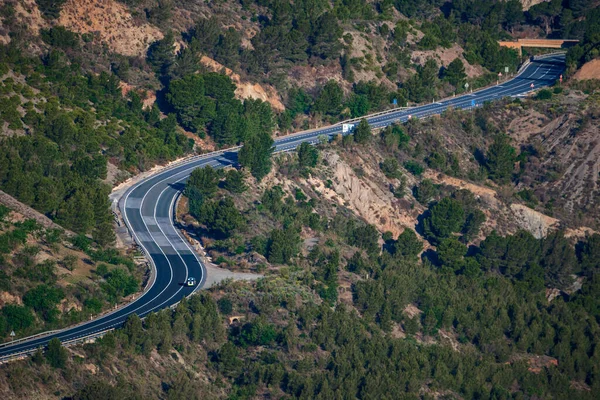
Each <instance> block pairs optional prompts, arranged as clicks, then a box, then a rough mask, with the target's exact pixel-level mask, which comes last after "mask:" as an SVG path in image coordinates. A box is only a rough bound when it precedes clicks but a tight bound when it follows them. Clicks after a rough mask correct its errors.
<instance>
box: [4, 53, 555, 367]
mask: <svg viewBox="0 0 600 400" xmlns="http://www.w3.org/2000/svg"><path fill="white" fill-rule="evenodd" d="M564 60H565V57H564V54H561V55H551V56H547V57H544V58H540V59H538V60H535V61H533V62H531V63H530V64H529V65H528V66H527V67H526V68H524V70H523V71H522V72H521V73H520V74H519V75H517V76H516V77H514V78H512V79H510V80H507V81H505V82H502V83H501V84H500V85H497V86H492V87H489V88H486V89H482V90H479V91H476V92H473V93H468V94H465V95H462V96H458V97H453V98H448V99H445V100H442V101H439V102H435V103H431V104H427V105H423V106H419V107H413V108H410V109H402V110H398V111H392V112H389V113H385V114H379V115H374V116H372V117H368V118H367V121H368V122H369V124H370V125H371V126H372V127H373V128H380V127H384V126H387V125H390V124H392V123H394V122H405V121H407V120H408V119H409V118H425V117H428V116H431V115H435V114H441V113H442V112H443V111H444V110H446V109H447V108H449V107H453V108H457V109H458V108H460V109H470V108H475V107H478V106H481V105H482V104H483V103H484V102H487V101H493V100H496V99H500V98H503V97H517V96H523V95H526V94H527V93H529V92H531V91H532V90H535V89H538V88H540V87H544V86H549V85H552V84H554V83H555V81H556V80H557V79H558V78H559V76H560V74H562V73H563V71H564V69H565V64H564ZM531 84H533V85H534V87H533V89H532V87H531ZM341 133H342V125H341V124H336V125H332V126H328V127H324V128H320V129H315V130H311V131H306V132H300V133H298V134H295V135H289V136H286V137H283V138H281V139H278V140H276V141H275V151H276V152H282V151H290V150H293V149H295V148H296V147H297V146H298V145H300V143H302V142H309V143H313V144H314V143H317V142H318V141H319V140H321V137H323V136H326V137H329V138H331V137H333V136H335V135H338V134H341ZM236 160H237V149H231V150H229V151H224V152H219V153H211V154H207V155H204V156H199V157H195V158H192V159H188V160H186V161H185V162H184V163H181V164H179V165H175V166H172V167H170V168H167V169H165V170H163V171H161V172H160V173H158V174H156V175H154V176H151V177H149V178H147V179H145V180H143V181H141V182H139V183H137V184H135V185H134V186H133V187H131V188H130V189H129V190H128V191H127V192H126V193H125V194H124V195H123V197H122V198H121V199H120V201H119V208H120V209H121V212H122V214H123V218H124V220H125V223H126V224H127V226H128V228H129V230H130V232H131V233H132V235H133V237H134V239H135V241H136V242H137V243H138V244H139V245H140V246H141V248H142V249H143V250H144V252H145V253H146V255H147V256H149V258H150V259H151V261H152V265H153V269H154V271H153V273H154V277H155V279H154V280H153V283H152V285H151V287H150V288H149V289H148V290H147V291H146V292H145V293H144V294H143V295H142V296H141V297H139V298H138V299H136V300H135V301H134V302H132V303H130V304H128V305H127V306H125V307H123V308H121V309H118V310H116V311H114V312H112V313H109V314H106V315H104V316H102V317H99V318H97V319H95V320H92V321H89V322H87V323H83V324H79V325H77V326H74V327H71V328H67V329H64V330H62V331H59V332H55V333H52V334H48V335H45V336H42V337H38V338H33V339H31V340H27V341H22V342H17V343H14V344H10V343H7V344H4V345H0V361H2V359H6V358H8V357H10V356H14V355H16V354H21V353H25V352H31V351H33V350H35V349H37V348H39V347H44V346H46V345H47V343H48V341H49V340H50V339H52V338H54V337H58V338H59V339H60V340H61V341H62V342H63V343H65V342H69V341H76V340H77V339H81V338H84V337H90V336H92V335H95V334H97V335H99V334H101V332H104V331H106V330H108V329H111V328H116V327H119V326H121V325H122V324H123V323H124V322H125V320H126V319H127V317H128V316H129V315H131V314H134V313H135V314H137V315H138V316H140V317H144V316H145V315H147V314H148V313H150V312H153V311H158V310H160V309H163V308H166V307H169V306H172V305H174V304H176V303H177V302H179V300H181V299H182V298H183V297H185V296H189V295H190V294H191V293H192V292H193V291H195V290H198V289H199V288H200V287H202V285H203V284H204V281H205V280H206V270H205V268H204V266H203V265H202V263H201V261H200V259H199V257H198V256H197V255H196V253H195V252H194V251H193V249H192V248H191V247H190V246H189V245H188V242H187V241H186V240H185V239H184V238H183V237H182V236H181V233H180V232H179V231H178V229H177V228H176V227H175V226H174V225H173V224H174V220H173V212H174V210H173V206H174V204H175V201H176V198H177V196H178V195H179V193H180V192H181V190H182V189H183V187H184V185H185V181H186V179H187V177H188V176H189V174H190V173H191V172H192V171H193V170H194V169H195V168H198V167H204V166H211V167H215V168H221V167H224V166H227V165H235V163H236ZM188 277H194V278H196V281H197V283H198V285H196V286H195V287H188V286H185V282H186V279H187V278H188Z"/></svg>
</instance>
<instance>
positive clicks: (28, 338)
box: [0, 329, 64, 348]
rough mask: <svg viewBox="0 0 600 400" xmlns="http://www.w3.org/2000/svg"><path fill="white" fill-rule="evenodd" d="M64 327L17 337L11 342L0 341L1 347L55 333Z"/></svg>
mask: <svg viewBox="0 0 600 400" xmlns="http://www.w3.org/2000/svg"><path fill="white" fill-rule="evenodd" d="M63 330H64V329H56V330H53V331H45V332H40V333H36V334H35V335H31V336H27V337H24V338H21V339H15V340H11V341H10V342H4V343H0V348H2V347H7V346H12V345H13V344H18V343H21V342H25V341H27V340H31V339H35V338H39V337H42V336H47V335H52V334H54V333H58V332H61V331H63Z"/></svg>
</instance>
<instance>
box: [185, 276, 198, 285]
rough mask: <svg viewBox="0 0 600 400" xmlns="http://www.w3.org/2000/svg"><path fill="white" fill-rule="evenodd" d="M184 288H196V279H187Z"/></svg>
mask: <svg viewBox="0 0 600 400" xmlns="http://www.w3.org/2000/svg"><path fill="white" fill-rule="evenodd" d="M185 286H196V278H192V277H189V278H187V281H185Z"/></svg>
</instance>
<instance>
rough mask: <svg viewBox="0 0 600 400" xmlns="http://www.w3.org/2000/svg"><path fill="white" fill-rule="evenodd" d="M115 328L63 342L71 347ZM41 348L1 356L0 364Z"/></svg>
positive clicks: (65, 345)
mask: <svg viewBox="0 0 600 400" xmlns="http://www.w3.org/2000/svg"><path fill="white" fill-rule="evenodd" d="M113 330H114V328H111V329H107V330H105V331H101V332H96V333H93V334H90V335H86V336H82V337H78V338H75V339H71V340H67V341H65V342H63V343H62V345H63V346H64V347H69V346H74V345H76V344H79V343H85V342H88V341H90V340H92V339H98V338H100V337H102V336H104V335H106V334H107V333H108V332H110V331H113ZM40 349H43V347H42V346H40V347H37V348H34V349H29V350H24V351H20V352H18V353H13V354H7V355H5V356H0V364H4V363H7V362H10V361H14V360H18V359H21V358H23V357H25V356H28V355H31V354H34V353H35V352H36V351H38V350H40Z"/></svg>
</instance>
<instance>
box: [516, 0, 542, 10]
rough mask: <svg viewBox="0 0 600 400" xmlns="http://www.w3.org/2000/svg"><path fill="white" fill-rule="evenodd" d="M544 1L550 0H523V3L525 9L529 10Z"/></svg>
mask: <svg viewBox="0 0 600 400" xmlns="http://www.w3.org/2000/svg"><path fill="white" fill-rule="evenodd" d="M544 1H548V0H521V4H523V11H527V10H529V9H530V8H531V7H533V6H535V5H536V4H540V3H543V2H544Z"/></svg>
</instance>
